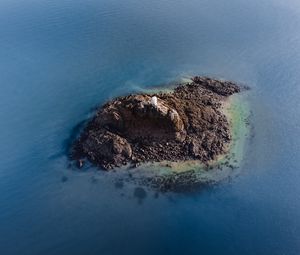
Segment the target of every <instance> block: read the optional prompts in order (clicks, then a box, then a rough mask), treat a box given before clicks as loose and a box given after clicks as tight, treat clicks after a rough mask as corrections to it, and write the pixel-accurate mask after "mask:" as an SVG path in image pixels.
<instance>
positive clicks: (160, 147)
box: [71, 76, 241, 170]
mask: <svg viewBox="0 0 300 255" xmlns="http://www.w3.org/2000/svg"><path fill="white" fill-rule="evenodd" d="M240 91H241V87H240V86H239V85H237V84H235V83H233V82H230V81H222V80H217V79H211V78H207V77H199V76H195V77H193V78H192V79H191V80H190V81H189V82H187V83H182V84H179V85H178V86H177V87H176V88H174V89H173V90H172V91H167V92H164V91H162V92H158V93H141V94H131V95H128V96H124V97H118V98H115V99H114V100H112V101H109V102H107V103H106V104H104V105H103V106H102V107H100V108H99V109H98V110H97V112H96V114H95V116H94V117H93V118H92V119H91V120H90V121H89V122H88V123H87V125H86V127H85V128H84V130H83V131H82V133H81V134H80V136H79V137H78V139H77V140H76V141H75V142H74V143H73V145H72V150H71V156H72V158H73V159H74V160H76V161H77V163H78V166H79V167H82V166H83V163H84V161H85V160H88V161H90V162H91V163H92V164H94V165H96V166H98V167H100V168H102V169H105V170H110V169H114V168H119V167H121V166H124V165H126V166H127V165H128V166H130V167H133V168H134V167H137V166H140V165H142V164H145V163H157V162H182V161H190V160H197V161H199V162H201V163H203V164H204V165H209V162H212V161H214V160H216V159H217V158H218V157H220V156H222V155H223V156H224V155H226V154H227V153H228V151H229V147H230V146H229V145H230V142H231V140H232V134H231V129H230V123H229V120H228V118H227V116H226V114H225V113H224V111H223V107H224V105H225V104H226V101H227V99H228V98H229V97H230V96H231V95H233V94H235V93H239V92H240Z"/></svg>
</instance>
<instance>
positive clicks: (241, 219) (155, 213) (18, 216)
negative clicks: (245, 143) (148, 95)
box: [0, 0, 300, 255]
mask: <svg viewBox="0 0 300 255" xmlns="http://www.w3.org/2000/svg"><path fill="white" fill-rule="evenodd" d="M299 24H300V4H299V3H298V2H297V1H294V0H288V1H279V0H268V1H267V0H260V1H258V0H254V1H244V0H227V1H223V0H219V1H216V0H209V1H208V0H197V1H196V0H191V1H182V0H174V1H170V0H165V1H158V0H149V1H137V0H124V1H117V0H109V1H104V0H97V1H96V0H88V1H82V0H73V1H71V0H60V1H58V0H53V1H48V0H42V1H36V0H23V1H16V0H10V1H8V0H3V1H1V2H0V86H1V93H0V119H1V125H0V141H1V144H0V155H1V156H0V162H1V164H0V204H1V207H0V253H1V254H5V255H6V254H7V255H10V254H22V255H24V254H30V255H32V254H49V255H50V254H51V255H52V254H108V255H111V254H197V255H199V254H245V255H247V254H255V255H256V254H272V255H273V254H275V255H276V254H280V255H281V254H287V255H293V254H295V255H298V254H299V253H300V221H299V215H300V197H299V194H300V188H299V187H300V185H299V182H300V172H299V169H300V161H299V158H300V157H299V156H300V155H299V151H300V148H299V144H300V137H299V135H298V134H299V131H300V117H299V106H300V100H299V98H300V97H299V94H300V90H299V84H300V73H299V72H298V70H299V68H300V44H299V43H300V26H299ZM189 74H204V75H212V76H214V77H219V78H226V79H230V80H235V81H239V82H242V83H246V84H248V85H250V86H251V88H252V92H251V98H250V101H251V105H252V110H253V117H252V121H253V123H254V137H253V139H252V140H251V144H250V149H249V151H248V152H247V156H246V158H245V162H244V164H243V167H242V169H241V171H240V174H239V175H238V176H237V177H235V178H234V179H232V180H231V181H226V182H223V183H221V184H219V185H217V186H215V187H212V188H209V189H205V190H202V191H199V192H196V193H193V194H159V195H158V196H157V195H156V194H155V193H154V192H153V191H150V190H146V192H142V191H141V190H140V189H138V190H137V189H136V186H134V185H133V184H131V183H124V184H123V185H121V184H117V185H116V184H115V182H114V180H115V176H116V175H115V174H114V173H109V174H107V173H103V172H99V171H95V170H93V169H90V170H88V171H82V172H79V171H72V170H70V169H68V161H67V159H66V156H65V150H66V146H67V144H68V139H69V137H70V134H71V133H72V130H73V128H74V126H76V125H77V124H78V123H80V122H81V121H82V120H85V119H86V118H88V117H89V116H90V113H91V110H92V109H93V108H94V107H95V106H96V105H98V104H101V103H102V102H104V101H105V100H107V99H109V98H112V97H113V96H116V95H121V94H124V93H128V92H131V91H139V90H144V89H146V88H148V87H150V86H152V85H153V84H162V83H166V82H169V81H171V80H174V79H176V78H177V77H181V76H185V75H189Z"/></svg>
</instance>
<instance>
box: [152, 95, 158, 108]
mask: <svg viewBox="0 0 300 255" xmlns="http://www.w3.org/2000/svg"><path fill="white" fill-rule="evenodd" d="M151 104H152V105H153V106H155V107H157V97H156V96H153V97H151Z"/></svg>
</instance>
